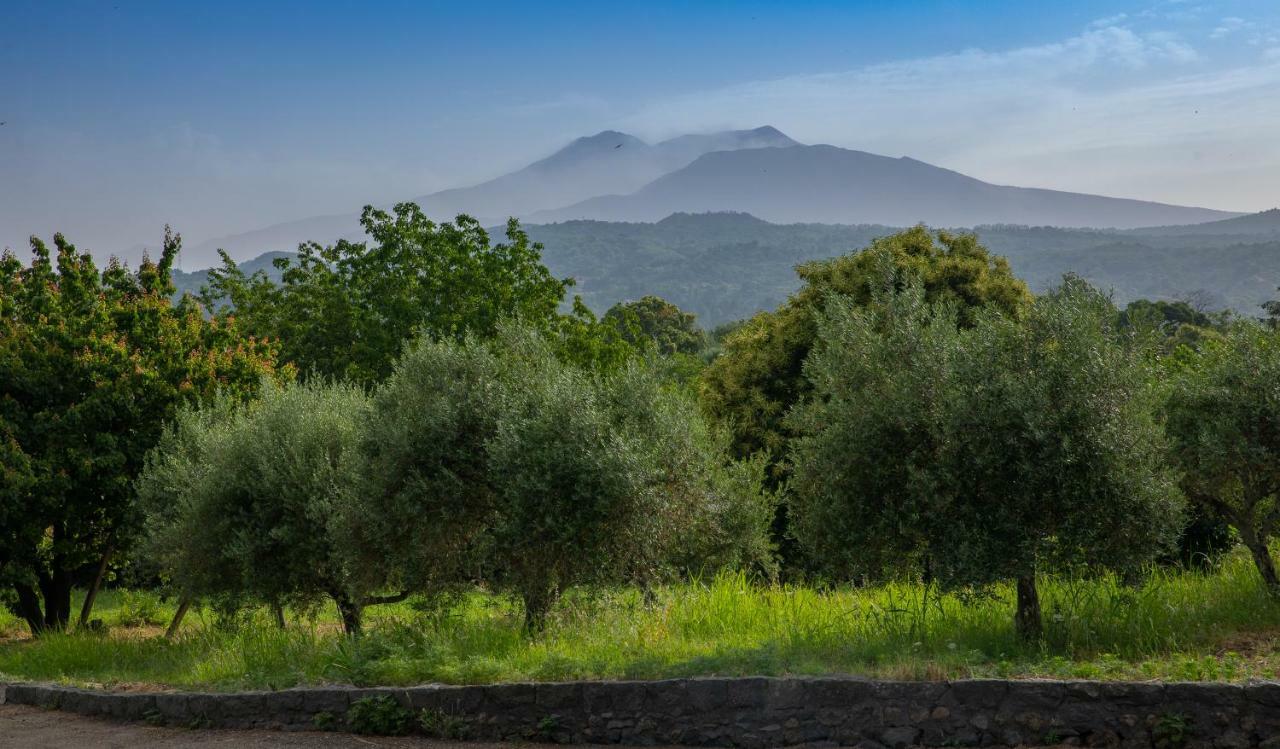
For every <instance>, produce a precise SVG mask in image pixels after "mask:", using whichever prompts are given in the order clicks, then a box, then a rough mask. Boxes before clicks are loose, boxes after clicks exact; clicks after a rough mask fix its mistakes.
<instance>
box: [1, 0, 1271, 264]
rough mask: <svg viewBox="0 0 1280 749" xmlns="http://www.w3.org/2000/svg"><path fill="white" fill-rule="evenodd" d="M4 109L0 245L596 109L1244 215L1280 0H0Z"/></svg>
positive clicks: (659, 127)
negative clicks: (776, 134)
mask: <svg viewBox="0 0 1280 749" xmlns="http://www.w3.org/2000/svg"><path fill="white" fill-rule="evenodd" d="M264 6H269V7H264ZM0 121H4V122H5V123H6V124H5V125H3V126H0V246H10V247H14V248H15V249H19V250H21V249H22V248H23V246H24V245H25V237H26V236H27V235H29V234H31V233H33V232H34V233H39V234H42V235H47V234H51V233H52V232H53V231H55V230H62V231H64V232H66V233H67V234H68V235H69V236H71V237H72V239H73V240H75V241H78V242H79V243H80V244H81V245H84V246H87V247H90V248H95V249H97V250H99V251H102V252H111V251H122V250H128V249H129V248H132V247H134V246H136V245H137V244H139V243H145V244H150V245H154V244H155V242H156V241H157V240H158V238H159V235H160V231H161V227H162V226H163V224H164V223H165V222H169V223H172V224H173V225H174V226H175V227H176V228H177V229H179V230H180V231H183V232H184V233H185V234H186V235H187V236H188V238H189V239H190V240H193V241H198V240H202V239H206V238H209V237H214V236H219V235H225V234H230V233H235V232H239V231H245V230H249V229H253V228H257V227H260V226H263V225H266V224H271V223H276V222H279V221H287V220H290V219H295V218H302V217H305V216H311V215H318V214H328V213H345V212H350V211H352V210H354V209H356V208H358V207H359V206H360V205H362V204H364V203H367V202H388V201H393V200H396V199H402V198H408V197H413V196H416V195H421V194H424V193H427V192H431V191H433V190H436V189H441V188H445V187H453V186H459V185H464V184H469V183H472V182H475V181H478V180H481V179H484V178H487V177H490V176H494V175H496V174H499V173H502V172H504V171H508V170H510V169H512V168H515V167H518V166H521V165H523V164H524V163H527V162H528V161H530V160H532V159H534V158H537V157H540V156H542V155H545V154H546V153H549V152H550V151H552V150H554V149H555V148H557V147H559V146H560V145H563V144H564V143H566V142H568V141H569V140H571V139H572V138H574V137H576V136H578V135H583V134H589V133H592V132H596V131H599V130H602V129H606V128H615V129H622V130H626V131H628V132H632V133H635V134H637V135H639V136H641V137H644V138H659V137H664V136H669V135H674V134H678V133H683V132H697V131H706V130H713V129H721V128H728V127H755V126H758V125H763V124H771V125H775V126H777V127H779V128H780V129H782V130H783V131H784V132H786V133H788V134H789V135H791V136H792V137H795V138H797V139H799V140H802V141H805V142H826V143H833V144H835V145H840V146H845V147H850V148H859V149H863V150H869V151H874V152H878V153H885V154H888V155H894V156H896V155H910V156H913V157H916V158H920V159H923V160H926V161H930V162H932V163H937V164H939V165H942V166H946V167H950V168H953V169H957V170H959V171H963V172H966V173H969V174H972V175H974V176H977V177H980V178H984V179H988V180H991V181H995V182H1001V183H1006V184H1019V185H1030V186H1043V187H1054V188H1060V189H1070V190H1080V191H1087V192H1097V193H1102V194H1108V195H1123V196H1131V197H1140V198H1147V199H1154V200H1164V201H1169V202H1179V203H1188V204H1197V205H1205V206H1210V207H1216V208H1227V209H1238V210H1258V209H1263V208H1267V207H1271V206H1274V205H1277V204H1280V137H1277V134H1280V3H1277V2H1271V1H1270V0H1258V1H1255V2H1242V1H1239V0H1216V1H1215V0H1204V1H1200V0H1182V1H1180V2H1179V1H1173V0H1146V1H1145V2H1100V1H1099V2H1094V1H1089V0H1086V1H1085V2H1071V3H1026V2H981V3H979V2H942V1H940V0H935V1H932V2H928V1H925V0H916V1H914V2H910V1H907V2H874V3H873V2H844V3H833V2H827V3H819V2H811V3H806V2H786V3H714V2H706V3H672V2H648V3H644V4H635V5H634V6H628V5H623V4H608V3H600V2H595V3H552V2H547V3H538V4H533V3H529V4H511V3H486V2H469V3H426V2H414V3H409V2H404V3H373V2H365V3H357V2H320V1H317V2H309V3H285V2H280V3H262V2H218V3H203V4H199V5H197V4H196V3H172V2H167V3H161V2H131V1H130V0H101V1H99V2H65V3H56V2H51V1H49V0H45V1H43V2H25V0H4V1H3V2H0ZM319 239H323V238H319Z"/></svg>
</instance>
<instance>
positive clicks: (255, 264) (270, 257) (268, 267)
mask: <svg viewBox="0 0 1280 749" xmlns="http://www.w3.org/2000/svg"><path fill="white" fill-rule="evenodd" d="M293 256H294V253H292V252H266V253H263V254H261V255H259V256H258V257H255V258H253V259H252V260H246V261H244V262H243V263H238V264H237V265H239V267H240V270H242V271H244V273H245V275H248V276H252V275H253V274H254V273H257V272H258V271H262V272H264V273H266V274H267V276H268V277H269V278H271V279H272V280H273V281H279V280H280V271H279V270H277V269H276V267H275V265H274V262H275V259H276V258H278V257H293ZM208 282H209V270H208V269H207V268H206V269H204V270H197V271H191V272H185V271H180V270H175V271H174V272H173V285H174V287H175V288H176V289H177V292H176V293H175V296H182V295H183V294H184V293H187V294H191V295H192V296H196V295H198V294H199V293H200V287H202V286H204V285H205V284H206V283H208Z"/></svg>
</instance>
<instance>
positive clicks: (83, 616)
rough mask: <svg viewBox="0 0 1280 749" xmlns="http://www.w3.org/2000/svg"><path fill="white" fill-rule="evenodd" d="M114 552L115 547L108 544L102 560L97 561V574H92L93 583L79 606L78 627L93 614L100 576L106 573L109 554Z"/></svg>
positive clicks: (83, 624) (100, 583)
mask: <svg viewBox="0 0 1280 749" xmlns="http://www.w3.org/2000/svg"><path fill="white" fill-rule="evenodd" d="M114 552H115V548H114V547H112V546H110V545H108V546H107V550H106V551H104V552H102V561H101V562H99V563H98V574H96V575H94V576H93V584H92V585H90V586H89V591H88V592H87V593H85V596H84V605H83V606H81V607H80V623H79V625H78V626H79V627H81V628H83V627H86V626H88V624H89V617H90V615H92V614H93V603H94V601H95V600H97V598H98V589H99V588H101V587H102V578H103V577H105V576H106V574H107V565H109V564H110V563H111V555H112V554H113V553H114Z"/></svg>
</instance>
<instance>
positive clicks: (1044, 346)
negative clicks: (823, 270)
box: [791, 279, 1182, 638]
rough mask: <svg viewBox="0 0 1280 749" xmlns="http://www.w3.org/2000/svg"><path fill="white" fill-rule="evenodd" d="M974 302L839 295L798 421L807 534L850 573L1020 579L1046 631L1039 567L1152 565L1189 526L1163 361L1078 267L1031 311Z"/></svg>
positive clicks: (971, 582)
mask: <svg viewBox="0 0 1280 749" xmlns="http://www.w3.org/2000/svg"><path fill="white" fill-rule="evenodd" d="M957 315H958V310H957V308H956V306H955V305H954V304H953V303H945V302H944V303H940V304H933V305H930V304H928V303H927V302H926V299H925V293H924V290H922V289H918V288H908V289H906V290H905V291H903V292H900V293H897V294H890V293H886V295H885V299H884V300H883V301H879V302H878V303H876V304H872V305H870V306H866V305H864V304H862V303H860V302H859V300H857V299H850V298H840V297H836V298H833V299H832V300H831V301H830V302H829V304H828V306H827V311H826V314H825V315H824V316H822V317H821V318H820V320H819V335H818V340H819V345H818V348H817V349H816V351H815V352H814V354H813V355H812V356H811V357H810V358H809V360H808V361H807V362H806V364H805V371H806V374H807V375H808V377H809V378H810V380H811V381H812V382H813V384H814V388H815V393H814V398H813V399H812V400H810V401H808V402H806V403H804V404H802V405H801V406H799V407H798V408H797V410H796V411H795V412H794V416H793V423H794V425H795V427H796V428H797V429H798V431H799V432H800V433H801V434H802V435H803V436H801V437H800V438H798V439H797V440H795V441H794V443H793V462H794V467H795V476H794V480H793V483H792V492H791V494H792V505H791V507H792V511H793V517H792V519H793V529H794V533H795V535H796V537H797V538H798V539H799V540H800V541H801V543H802V544H803V545H804V546H805V548H806V549H808V550H809V551H810V552H811V555H812V558H813V559H816V560H820V562H821V565H822V567H823V568H824V569H826V570H827V571H828V572H830V573H831V574H833V575H835V576H837V577H839V578H840V579H846V580H849V579H852V580H857V579H860V578H863V577H871V578H875V579H885V578H891V577H893V576H895V575H901V574H904V573H907V574H910V573H912V572H917V573H919V572H920V571H923V573H924V574H925V575H926V576H927V577H929V578H930V579H933V580H936V581H937V582H938V583H939V584H941V585H942V586H943V587H944V588H983V587H986V586H990V585H991V584H993V583H995V582H998V581H1004V580H1017V581H1018V599H1019V601H1018V604H1019V605H1018V618H1017V623H1018V629H1019V631H1020V632H1021V633H1023V634H1024V635H1025V636H1028V637H1031V638H1036V637H1038V636H1039V634H1040V631H1041V627H1042V622H1041V617H1040V608H1039V603H1038V597H1037V591H1036V587H1035V575H1036V572H1037V571H1038V570H1041V571H1043V570H1054V571H1061V570H1068V569H1082V568H1088V567H1095V568H1104V567H1105V568H1110V569H1114V570H1120V571H1128V570H1136V569H1138V568H1139V566H1140V565H1142V564H1143V563H1146V562H1148V561H1150V560H1151V559H1153V558H1154V557H1155V556H1156V555H1157V554H1158V553H1159V552H1161V551H1162V550H1163V549H1164V548H1165V547H1166V546H1168V545H1169V544H1170V543H1171V542H1172V541H1173V539H1174V538H1175V537H1176V536H1177V534H1178V533H1179V531H1180V530H1181V528H1182V524H1181V509H1182V508H1181V502H1182V499H1181V497H1180V495H1179V494H1178V493H1177V491H1176V489H1175V487H1174V484H1173V477H1172V476H1171V472H1170V471H1169V469H1168V468H1167V467H1166V465H1165V462H1164V454H1163V442H1162V439H1161V432H1160V428H1159V425H1158V423H1157V416H1156V414H1157V407H1158V403H1157V400H1156V398H1154V397H1153V395H1154V390H1153V389H1152V388H1151V387H1149V384H1148V383H1149V382H1150V379H1151V375H1152V372H1151V369H1150V366H1149V360H1150V357H1148V356H1147V355H1146V354H1145V352H1144V351H1143V349H1142V346H1140V345H1137V343H1136V342H1135V340H1134V339H1135V338H1136V337H1135V336H1127V337H1126V338H1125V339H1122V338H1120V336H1119V334H1118V331H1117V330H1116V328H1115V324H1114V320H1115V319H1116V314H1115V309H1114V307H1112V306H1111V304H1110V302H1109V301H1108V300H1107V299H1106V298H1105V297H1103V296H1101V295H1100V294H1098V293H1097V292H1096V291H1094V290H1092V289H1090V288H1088V287H1087V286H1086V285H1085V284H1084V283H1083V282H1081V281H1079V280H1076V279H1068V280H1067V281H1066V282H1065V283H1064V285H1063V286H1062V287H1061V288H1059V289H1056V290H1054V291H1052V292H1050V293H1049V294H1047V295H1045V296H1042V297H1040V298H1039V299H1037V300H1036V302H1035V304H1033V305H1032V306H1031V307H1030V308H1029V309H1028V310H1027V311H1026V312H1025V313H1024V319H1015V318H1012V317H1010V316H1008V315H1002V314H999V313H996V312H994V311H987V312H985V313H983V314H979V315H975V316H973V317H971V319H970V321H969V325H958V324H957V319H956V317H957ZM922 568H923V570H922Z"/></svg>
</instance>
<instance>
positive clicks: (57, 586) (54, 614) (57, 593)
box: [40, 558, 71, 632]
mask: <svg viewBox="0 0 1280 749" xmlns="http://www.w3.org/2000/svg"><path fill="white" fill-rule="evenodd" d="M58 562H59V560H58V559H57V558H55V559H54V560H53V571H52V572H51V573H50V574H48V575H41V576H40V596H41V598H43V599H44V629H45V630H46V631H53V632H62V631H64V630H66V628H67V623H68V622H69V621H71V573H70V572H69V571H63V570H62V569H59V568H60V567H61V566H62V565H60V564H59V563H58Z"/></svg>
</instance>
